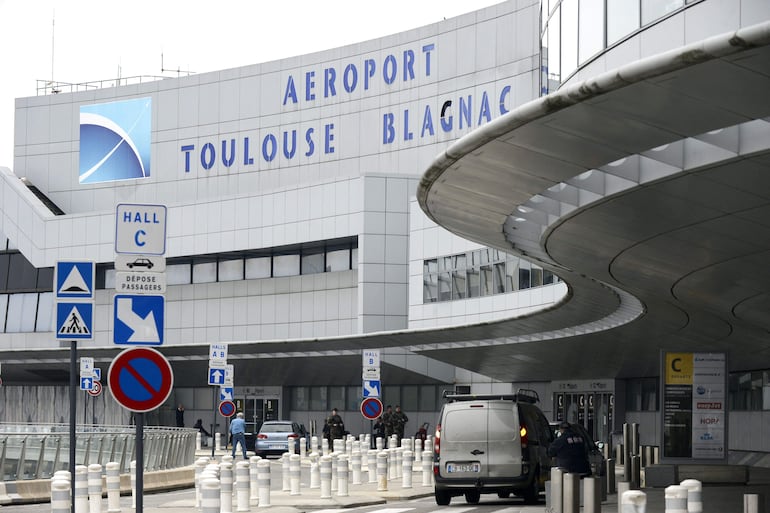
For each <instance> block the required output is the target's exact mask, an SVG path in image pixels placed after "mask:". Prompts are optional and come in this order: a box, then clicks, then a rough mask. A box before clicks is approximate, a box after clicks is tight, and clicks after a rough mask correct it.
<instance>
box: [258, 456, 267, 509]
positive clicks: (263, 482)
mask: <svg viewBox="0 0 770 513" xmlns="http://www.w3.org/2000/svg"><path fill="white" fill-rule="evenodd" d="M257 488H258V489H259V501H258V502H259V504H258V507H260V508H267V507H270V462H269V461H267V460H259V461H258V462H257Z"/></svg>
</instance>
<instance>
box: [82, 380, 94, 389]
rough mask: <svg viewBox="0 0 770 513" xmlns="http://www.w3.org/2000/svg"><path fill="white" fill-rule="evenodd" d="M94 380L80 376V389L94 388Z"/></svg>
mask: <svg viewBox="0 0 770 513" xmlns="http://www.w3.org/2000/svg"><path fill="white" fill-rule="evenodd" d="M93 389H94V380H93V378H80V390H93Z"/></svg>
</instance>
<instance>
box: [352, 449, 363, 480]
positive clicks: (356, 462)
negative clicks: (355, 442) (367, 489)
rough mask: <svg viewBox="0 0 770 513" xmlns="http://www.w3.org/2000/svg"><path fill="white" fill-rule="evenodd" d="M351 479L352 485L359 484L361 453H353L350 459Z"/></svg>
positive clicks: (358, 451)
mask: <svg viewBox="0 0 770 513" xmlns="http://www.w3.org/2000/svg"><path fill="white" fill-rule="evenodd" d="M350 464H351V470H352V473H353V477H352V478H351V481H352V483H353V484H354V485H360V484H361V451H360V450H357V451H353V457H352V458H351V459H350Z"/></svg>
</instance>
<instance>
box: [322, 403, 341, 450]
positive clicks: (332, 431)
mask: <svg viewBox="0 0 770 513" xmlns="http://www.w3.org/2000/svg"><path fill="white" fill-rule="evenodd" d="M326 427H328V428H329V447H333V445H334V440H335V439H337V438H342V437H343V436H344V434H345V423H344V422H342V417H340V416H339V415H338V414H337V408H332V414H331V415H329V416H328V417H327V418H326Z"/></svg>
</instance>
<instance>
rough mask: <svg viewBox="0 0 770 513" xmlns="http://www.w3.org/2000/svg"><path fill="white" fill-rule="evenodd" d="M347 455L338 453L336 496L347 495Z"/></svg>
mask: <svg viewBox="0 0 770 513" xmlns="http://www.w3.org/2000/svg"><path fill="white" fill-rule="evenodd" d="M348 461H349V460H348V455H347V454H340V455H339V457H338V458H337V482H338V484H337V496H338V497H347V496H348V495H349V493H348Z"/></svg>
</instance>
